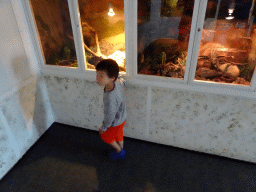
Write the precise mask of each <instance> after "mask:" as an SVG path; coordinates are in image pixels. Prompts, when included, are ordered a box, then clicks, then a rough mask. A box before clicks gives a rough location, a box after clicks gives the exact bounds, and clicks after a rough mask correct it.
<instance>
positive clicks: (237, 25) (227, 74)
mask: <svg viewBox="0 0 256 192" xmlns="http://www.w3.org/2000/svg"><path fill="white" fill-rule="evenodd" d="M255 11H256V10H255V1H254V0H208V4H207V10H206V16H205V22H204V28H203V31H202V38H201V43H200V49H199V57H198V62H197V70H196V74H195V79H196V80H203V81H212V82H218V83H229V84H239V85H247V86H249V85H250V82H251V79H252V75H253V72H254V69H255V58H256V34H255V13H256V12H255Z"/></svg>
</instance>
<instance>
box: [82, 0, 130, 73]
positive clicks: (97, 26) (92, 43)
mask: <svg viewBox="0 0 256 192" xmlns="http://www.w3.org/2000/svg"><path fill="white" fill-rule="evenodd" d="M78 3H79V11H80V18H81V23H82V33H83V41H84V48H85V52H86V65H87V68H88V69H95V66H96V65H97V64H98V62H99V61H100V60H102V59H104V58H111V59H114V60H116V61H117V63H118V65H119V67H120V71H122V72H125V71H126V70H125V33H124V1H123V0H107V1H101V0H79V1H78Z"/></svg>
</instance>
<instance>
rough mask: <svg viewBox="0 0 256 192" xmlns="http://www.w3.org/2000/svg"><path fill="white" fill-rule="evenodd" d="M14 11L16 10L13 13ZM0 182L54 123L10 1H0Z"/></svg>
mask: <svg viewBox="0 0 256 192" xmlns="http://www.w3.org/2000/svg"><path fill="white" fill-rule="evenodd" d="M16 11H17V10H16ZM0 23H1V25H0V34H1V35H0V179H1V178H2V177H3V176H4V175H5V174H6V173H7V172H8V171H9V170H10V169H11V168H12V167H13V166H14V165H15V163H17V161H18V160H19V159H20V158H21V157H22V156H23V155H24V154H25V152H26V151H27V150H28V149H29V148H30V147H31V146H32V145H33V144H34V143H35V142H36V140H37V139H38V138H39V137H40V136H41V135H42V134H43V133H44V132H45V130H46V129H47V128H48V127H49V126H50V125H51V124H52V123H53V122H54V116H53V114H52V113H51V106H50V103H49V100H48V96H47V92H46V88H45V85H44V83H43V81H41V78H40V75H39V72H38V70H36V69H38V68H39V66H38V63H37V62H35V61H34V62H33V63H29V61H28V57H27V54H26V51H25V48H24V44H23V40H24V39H22V36H21V35H20V31H19V27H18V23H17V20H16V18H15V13H14V9H13V7H12V3H11V1H10V0H2V1H0Z"/></svg>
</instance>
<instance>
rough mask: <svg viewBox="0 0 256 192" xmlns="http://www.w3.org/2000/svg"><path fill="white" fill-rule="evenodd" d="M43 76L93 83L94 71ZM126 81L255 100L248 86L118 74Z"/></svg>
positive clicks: (57, 71) (49, 71) (56, 70)
mask: <svg viewBox="0 0 256 192" xmlns="http://www.w3.org/2000/svg"><path fill="white" fill-rule="evenodd" d="M41 72H42V74H45V75H57V76H66V77H70V78H81V79H84V80H89V81H95V78H96V73H95V70H87V71H84V72H82V71H81V70H80V69H79V68H66V67H61V68H60V67H57V66H56V67H54V66H51V67H47V68H44V69H42V70H41ZM120 74H121V75H123V76H124V77H125V79H126V81H127V84H131V85H136V86H140V85H141V86H146V87H159V88H167V89H176V90H183V91H193V92H203V93H213V94H221V95H230V96H238V97H245V98H248V99H249V98H251V99H256V93H255V92H254V90H252V89H251V87H249V86H240V85H232V84H219V83H218V84H217V83H212V82H210V83H209V82H207V83H206V82H197V81H195V82H193V83H191V84H189V85H187V84H186V83H185V81H183V80H182V79H170V78H166V77H154V76H146V75H137V76H135V77H129V76H127V75H126V74H125V73H120Z"/></svg>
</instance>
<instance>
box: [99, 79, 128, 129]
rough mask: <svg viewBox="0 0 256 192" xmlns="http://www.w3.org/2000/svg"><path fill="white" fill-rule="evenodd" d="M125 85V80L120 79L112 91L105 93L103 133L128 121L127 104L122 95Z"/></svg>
mask: <svg viewBox="0 0 256 192" xmlns="http://www.w3.org/2000/svg"><path fill="white" fill-rule="evenodd" d="M124 84H125V80H124V79H123V78H121V77H119V78H118V79H117V80H116V82H115V87H114V89H113V90H112V91H110V92H105V91H104V95H103V104H104V120H103V123H102V125H101V127H100V129H101V130H102V131H106V130H107V129H108V128H109V127H115V126H118V125H120V124H122V123H123V122H124V121H125V120H126V117H127V112H126V104H125V101H124V98H123V95H122V88H123V86H124Z"/></svg>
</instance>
